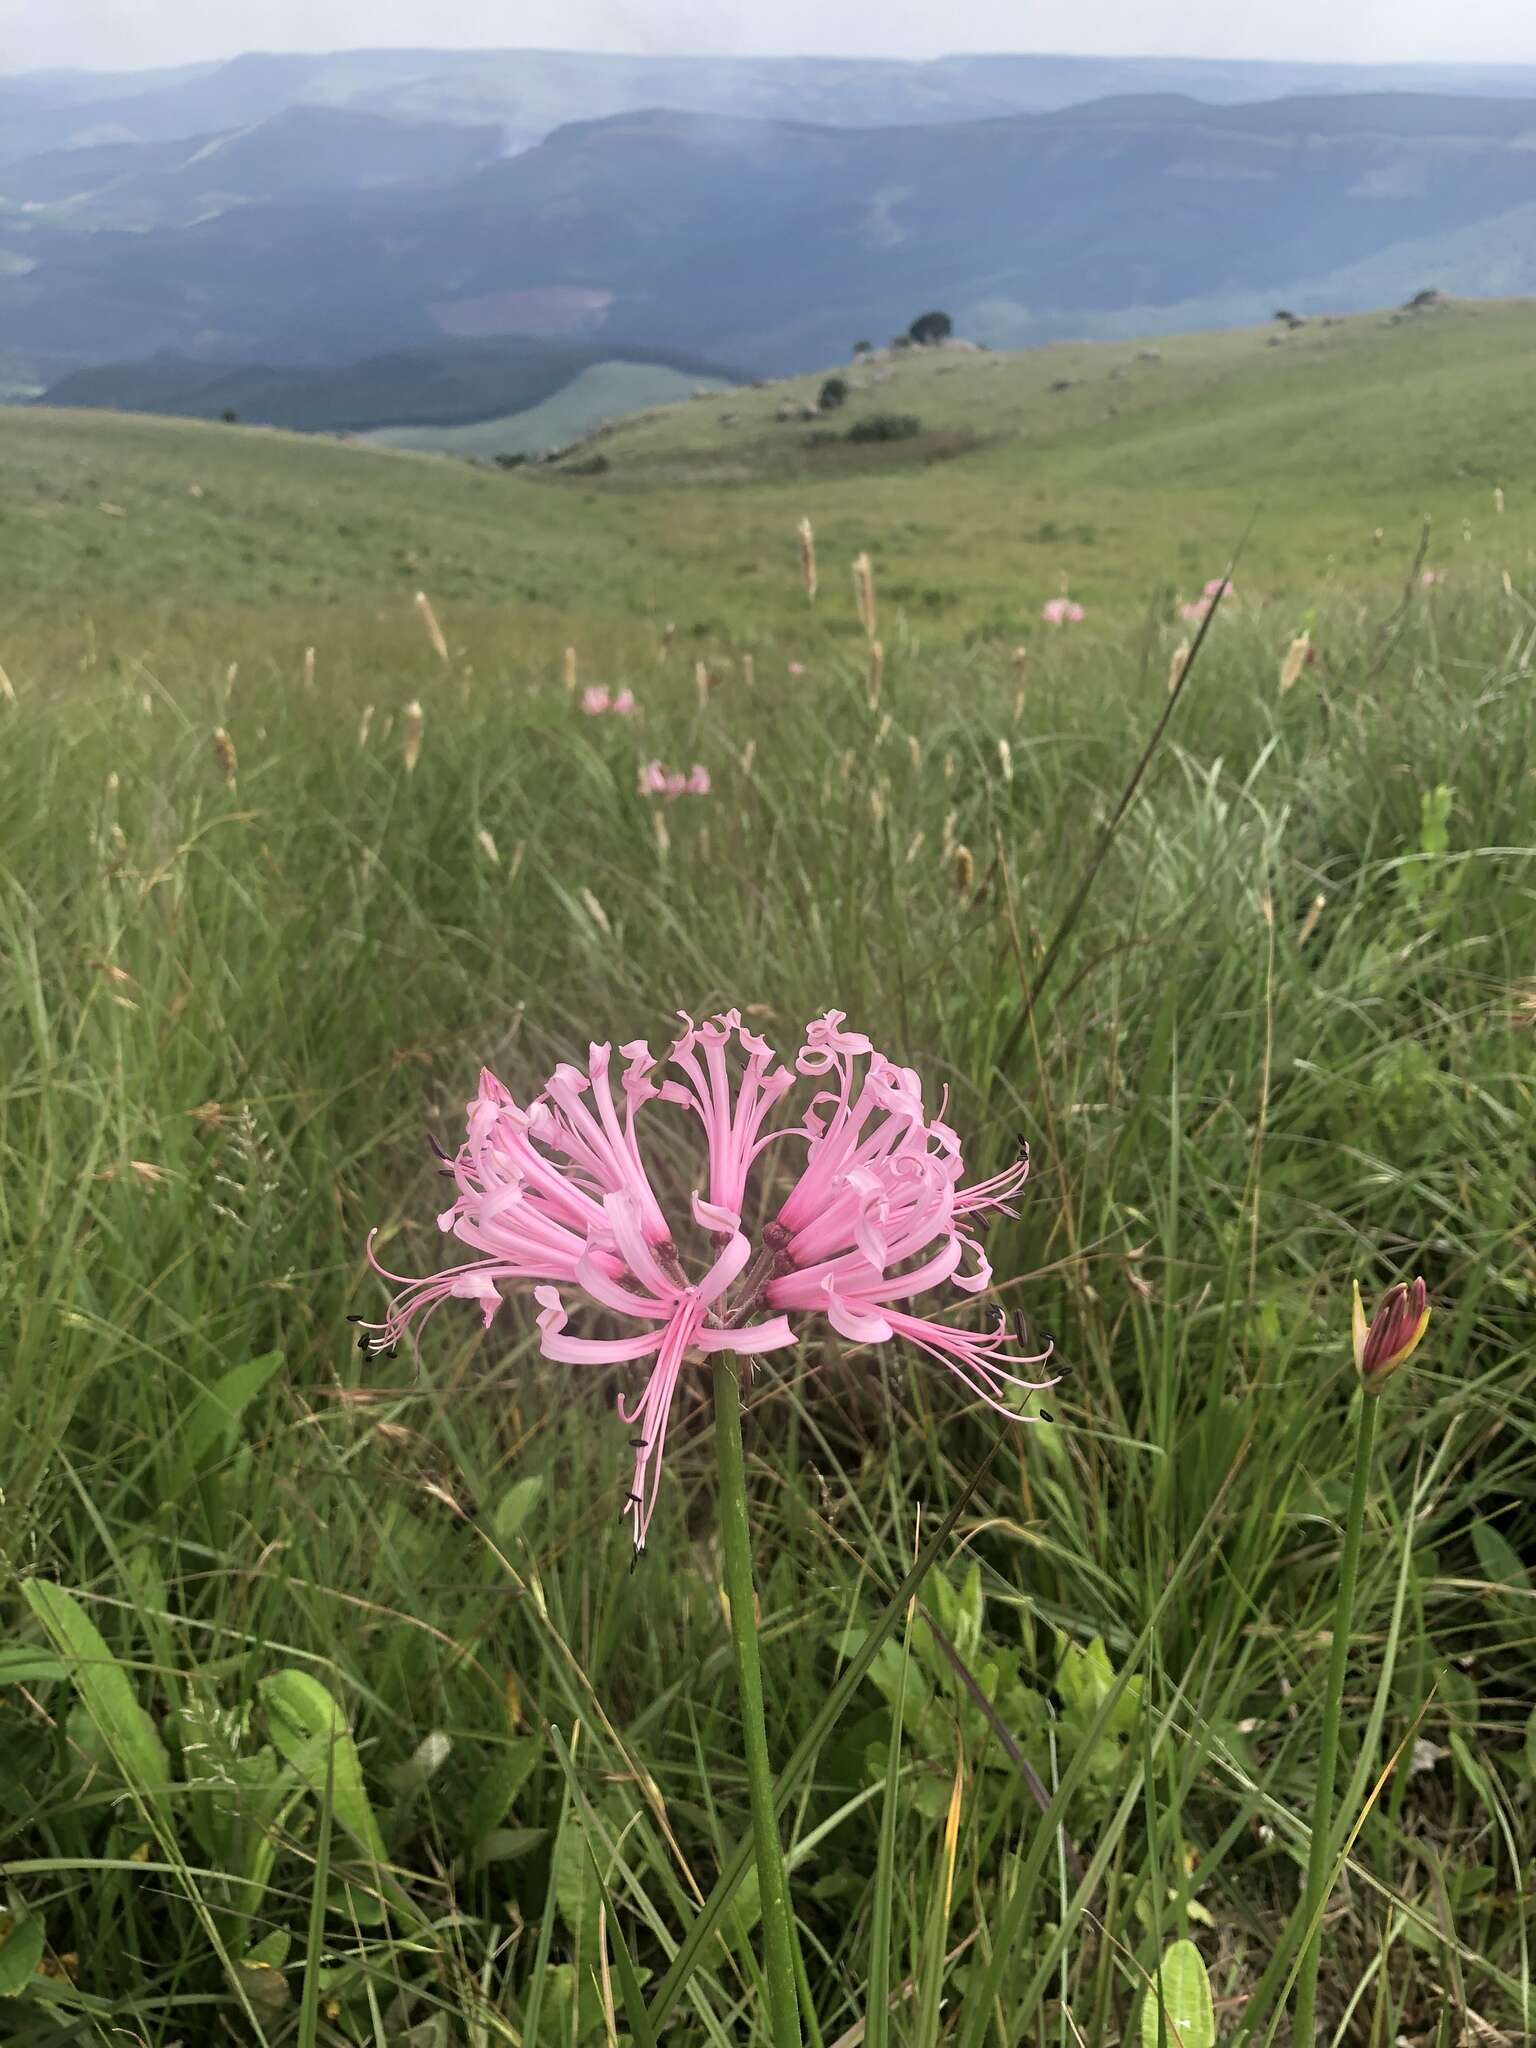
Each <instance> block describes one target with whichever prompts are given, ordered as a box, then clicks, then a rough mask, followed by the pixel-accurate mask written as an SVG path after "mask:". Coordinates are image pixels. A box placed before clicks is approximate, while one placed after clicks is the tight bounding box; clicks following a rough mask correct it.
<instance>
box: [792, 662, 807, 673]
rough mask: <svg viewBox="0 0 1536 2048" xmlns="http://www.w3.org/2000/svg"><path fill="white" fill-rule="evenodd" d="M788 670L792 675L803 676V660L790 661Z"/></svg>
mask: <svg viewBox="0 0 1536 2048" xmlns="http://www.w3.org/2000/svg"><path fill="white" fill-rule="evenodd" d="M789 672H790V674H791V675H792V676H803V675H804V674H805V663H804V662H803V661H792V662H791V663H790V664H789Z"/></svg>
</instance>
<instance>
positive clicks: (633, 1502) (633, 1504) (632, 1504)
mask: <svg viewBox="0 0 1536 2048" xmlns="http://www.w3.org/2000/svg"><path fill="white" fill-rule="evenodd" d="M639 1505H640V1496H639V1494H638V1493H632V1494H631V1495H630V1496H629V1500H628V1503H627V1507H629V1508H637V1507H639ZM626 1511H627V1510H626Z"/></svg>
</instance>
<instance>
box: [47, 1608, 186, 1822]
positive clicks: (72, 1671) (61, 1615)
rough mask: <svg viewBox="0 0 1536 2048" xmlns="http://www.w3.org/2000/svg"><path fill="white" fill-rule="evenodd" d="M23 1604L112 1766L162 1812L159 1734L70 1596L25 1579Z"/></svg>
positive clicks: (165, 1764)
mask: <svg viewBox="0 0 1536 2048" xmlns="http://www.w3.org/2000/svg"><path fill="white" fill-rule="evenodd" d="M22 1591H23V1592H24V1594H25V1595H26V1600H27V1605H28V1606H29V1607H30V1608H31V1609H32V1612H33V1613H34V1614H35V1615H36V1616H37V1618H38V1620H39V1621H40V1622H41V1623H42V1625H43V1627H44V1628H45V1629H46V1630H47V1631H48V1634H49V1636H50V1637H51V1638H52V1640H53V1643H54V1645H55V1647H56V1648H57V1649H58V1650H60V1651H62V1652H63V1653H64V1655H65V1657H66V1659H67V1661H68V1664H69V1675H70V1677H71V1678H72V1679H73V1681H74V1684H75V1689H76V1691H77V1692H78V1693H79V1695H80V1700H81V1703H82V1705H83V1706H84V1708H85V1710H86V1712H87V1713H88V1714H89V1716H90V1718H91V1721H92V1723H93V1725H94V1726H95V1727H96V1729H97V1730H98V1731H99V1733H100V1735H101V1738H102V1740H103V1742H105V1744H106V1745H107V1748H108V1749H109V1750H110V1751H111V1753H112V1757H113V1760H114V1762H115V1763H116V1765H117V1768H118V1769H119V1770H120V1771H121V1772H122V1774H123V1776H124V1777H125V1778H126V1779H127V1781H128V1783H129V1784H130V1785H131V1786H132V1787H133V1789H134V1791H135V1792H137V1793H138V1794H139V1796H140V1798H141V1799H145V1800H148V1801H149V1802H151V1803H152V1804H153V1805H155V1806H156V1807H158V1808H159V1809H160V1811H161V1813H162V1815H163V1814H164V1812H165V1802H166V1789H167V1787H168V1786H169V1784H170V1780H171V1765H170V1759H169V1757H168V1756H167V1755H166V1751H165V1744H164V1743H163V1742H162V1741H161V1740H160V1731H159V1730H158V1729H157V1728H156V1726H155V1724H154V1722H153V1721H152V1720H151V1719H150V1717H149V1715H148V1714H147V1713H146V1712H145V1711H144V1709H143V1707H141V1706H140V1705H139V1702H138V1699H137V1697H136V1695H135V1693H134V1690H133V1684H132V1681H131V1680H130V1678H129V1676H128V1674H127V1672H126V1671H125V1670H124V1669H123V1667H122V1665H121V1664H120V1663H119V1662H118V1660H117V1658H116V1657H115V1656H113V1654H112V1652H111V1651H110V1650H109V1649H108V1648H107V1645H106V1642H105V1641H104V1639H103V1637H102V1634H101V1631H100V1630H99V1629H98V1628H97V1626H96V1624H95V1622H93V1621H92V1620H91V1618H90V1616H89V1615H88V1614H87V1613H86V1611H85V1609H84V1608H83V1607H82V1606H81V1605H80V1603H79V1601H78V1600H77V1599H76V1598H75V1596H74V1594H73V1593H67V1592H66V1591H65V1590H64V1588H63V1587H62V1586H56V1585H54V1584H53V1582H52V1580H50V1579H28V1580H27V1581H26V1582H25V1584H24V1585H23V1587H22Z"/></svg>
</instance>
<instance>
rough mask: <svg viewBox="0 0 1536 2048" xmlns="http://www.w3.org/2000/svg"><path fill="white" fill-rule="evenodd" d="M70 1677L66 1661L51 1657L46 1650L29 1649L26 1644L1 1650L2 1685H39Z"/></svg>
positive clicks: (0, 1683) (18, 1644) (0, 1673)
mask: <svg viewBox="0 0 1536 2048" xmlns="http://www.w3.org/2000/svg"><path fill="white" fill-rule="evenodd" d="M69 1675H70V1671H69V1666H68V1664H67V1663H66V1662H65V1661H64V1659H63V1658H62V1657H53V1656H50V1655H49V1653H48V1652H47V1651H46V1650H34V1649H28V1648H27V1646H26V1645H25V1644H24V1643H17V1644H16V1645H15V1646H14V1647H13V1648H9V1649H3V1650H0V1685H37V1684H40V1683H41V1682H43V1681H44V1680H47V1679H51V1678H68V1677H69Z"/></svg>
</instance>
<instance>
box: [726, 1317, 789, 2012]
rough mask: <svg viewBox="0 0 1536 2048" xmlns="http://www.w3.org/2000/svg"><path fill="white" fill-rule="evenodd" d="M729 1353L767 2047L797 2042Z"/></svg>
mask: <svg viewBox="0 0 1536 2048" xmlns="http://www.w3.org/2000/svg"><path fill="white" fill-rule="evenodd" d="M736 1370H737V1368H736V1360H735V1359H734V1357H733V1356H732V1355H731V1354H730V1353H729V1352H727V1351H717V1352H716V1353H715V1449H716V1453H717V1455H718V1457H719V1460H720V1544H721V1550H722V1552H723V1555H724V1561H725V1591H726V1597H727V1599H728V1600H729V1601H730V1604H731V1635H732V1638H733V1639H734V1642H735V1645H736V1679H737V1685H738V1688H739V1690H740V1693H741V1725H742V1737H743V1742H744V1745H745V1748H746V1763H747V1786H748V1789H749V1791H750V1793H751V1798H752V1839H753V1843H754V1845H755V1847H756V1851H757V1887H758V1896H759V1899H760V1901H761V1904H762V1914H763V1974H764V1975H765V1976H766V1978H767V1980H768V2014H769V2019H770V2022H771V2025H772V2036H773V2048H800V2007H799V2001H798V1999H797V1997H796V1992H795V1939H794V1929H793V1927H792V1926H791V1924H790V1917H789V1887H788V1885H787V1883H786V1882H785V1877H784V1851H783V1846H782V1844H781V1843H780V1841H779V1824H778V1821H777V1820H776V1819H775V1818H774V1811H773V1773H772V1771H771V1770H770V1769H769V1765H768V1730H767V1726H766V1724H765V1722H764V1719H763V1673H762V1667H761V1665H760V1664H759V1662H758V1655H757V1610H756V1602H755V1599H754V1597H753V1588H752V1537H751V1531H750V1528H749V1526H748V1522H747V1468H746V1460H745V1458H744V1457H743V1455H742V1448H741V1386H740V1383H739V1382H738V1380H737V1377H736Z"/></svg>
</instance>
